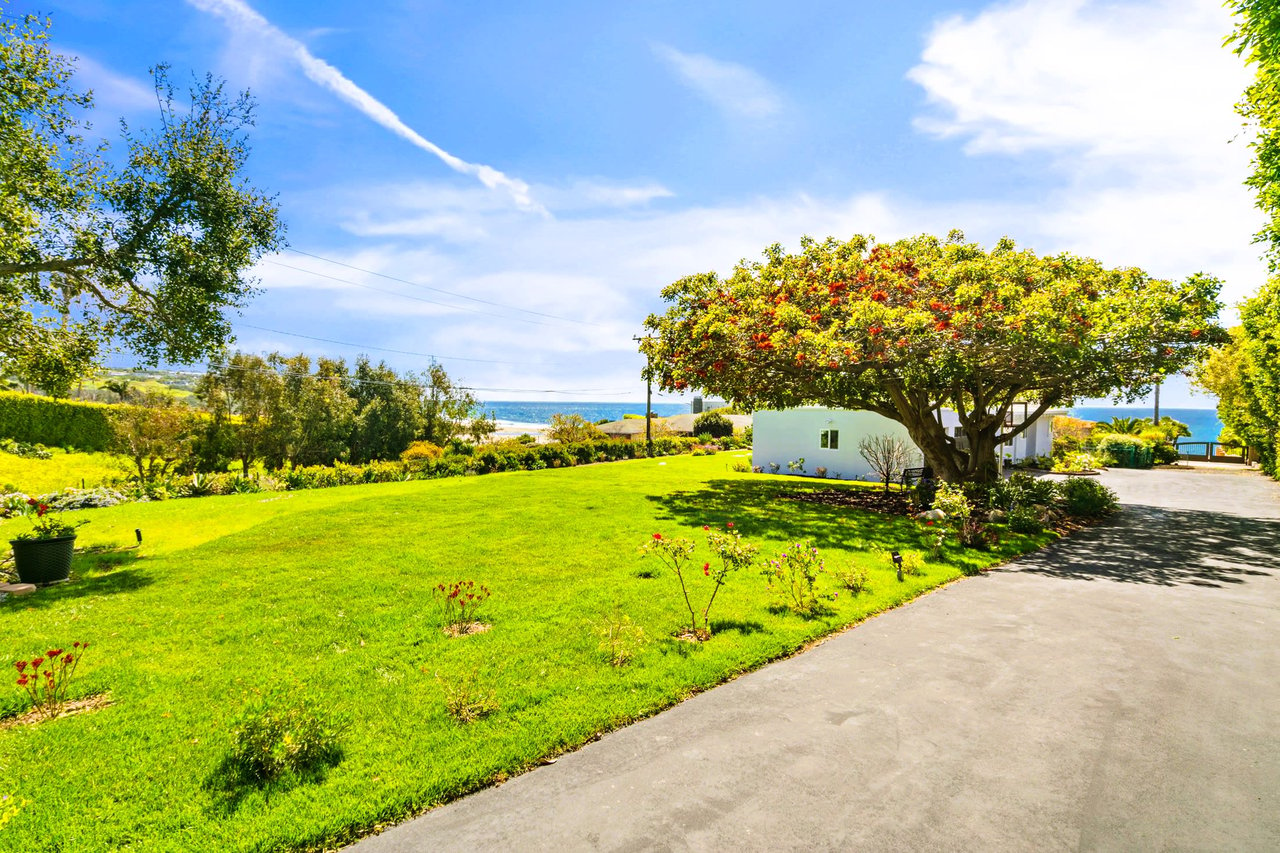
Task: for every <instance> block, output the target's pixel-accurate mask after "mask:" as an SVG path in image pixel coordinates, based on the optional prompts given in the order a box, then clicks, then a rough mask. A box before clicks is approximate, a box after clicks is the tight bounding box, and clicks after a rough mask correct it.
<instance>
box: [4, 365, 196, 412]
mask: <svg viewBox="0 0 1280 853" xmlns="http://www.w3.org/2000/svg"><path fill="white" fill-rule="evenodd" d="M203 375H204V374H203V372H197V371H191V370H104V371H102V373H100V374H98V375H97V376H93V377H86V378H85V379H84V380H83V381H81V382H80V384H79V385H77V386H76V387H75V388H73V389H72V391H71V398H72V399H74V400H86V401H89V402H92V403H119V402H122V401H121V399H120V395H119V394H117V393H116V392H115V391H112V390H110V389H108V388H107V387H106V386H107V384H108V383H113V384H114V383H117V382H128V386H127V387H126V389H125V396H126V397H127V398H128V400H126V401H124V402H130V401H133V400H136V399H137V398H138V397H140V396H143V395H146V394H168V395H170V396H171V397H173V398H174V399H176V400H177V401H178V402H180V403H185V404H186V405H189V406H197V405H199V402H200V401H199V400H197V399H196V396H195V389H196V382H197V381H198V380H199V379H200V377H201V376H203ZM6 385H7V386H8V387H9V388H12V389H14V390H18V391H29V392H34V393H39V389H37V388H30V387H27V386H26V385H24V384H23V383H22V382H21V381H19V380H17V379H14V378H13V377H8V378H7V381H6V382H0V387H5V386H6Z"/></svg>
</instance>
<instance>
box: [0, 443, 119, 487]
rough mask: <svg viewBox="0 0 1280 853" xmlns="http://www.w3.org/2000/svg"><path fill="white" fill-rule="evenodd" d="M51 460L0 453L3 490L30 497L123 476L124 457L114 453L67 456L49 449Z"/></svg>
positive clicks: (1, 485)
mask: <svg viewBox="0 0 1280 853" xmlns="http://www.w3.org/2000/svg"><path fill="white" fill-rule="evenodd" d="M49 450H50V452H51V453H52V454H53V458H52V459H28V458H27V457H25V456H15V455H14V454H12V453H5V452H3V451H0V489H4V490H5V491H8V488H7V487H9V486H13V487H15V488H16V489H17V490H18V491H20V492H25V493H26V494H29V495H43V494H48V493H49V492H57V491H61V490H62V489H65V488H66V487H67V486H75V487H76V488H79V487H80V484H81V483H83V484H84V485H85V486H88V487H89V488H92V487H94V486H96V485H98V484H100V483H101V482H102V481H103V480H105V479H107V478H108V477H115V476H120V475H121V474H122V473H123V472H124V469H122V468H121V467H120V466H121V462H120V460H121V457H119V456H115V455H114V454H111V453H68V452H67V451H65V450H62V449H60V448H56V447H55V448H50V449H49Z"/></svg>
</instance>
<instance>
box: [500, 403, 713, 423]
mask: <svg viewBox="0 0 1280 853" xmlns="http://www.w3.org/2000/svg"><path fill="white" fill-rule="evenodd" d="M481 409H483V410H484V411H485V412H492V413H493V416H494V417H495V418H497V419H498V420H499V421H503V422H506V423H510V424H521V425H524V424H527V425H529V426H545V425H546V424H548V423H550V422H551V416H552V415H555V414H562V415H581V416H582V417H584V418H586V419H587V420H588V421H591V422H592V423H595V422H596V421H598V420H601V419H602V418H608V419H609V420H611V421H620V420H622V416H623V415H643V414H644V401H643V400H642V401H640V402H639V403H593V402H583V401H568V400H566V401H564V402H550V403H548V402H541V401H538V402H530V401H527V400H490V401H488V402H485V403H483V404H481ZM687 411H689V404H688V403H654V404H653V414H654V416H655V417H659V418H667V417H670V416H672V415H679V414H683V413H685V412H687Z"/></svg>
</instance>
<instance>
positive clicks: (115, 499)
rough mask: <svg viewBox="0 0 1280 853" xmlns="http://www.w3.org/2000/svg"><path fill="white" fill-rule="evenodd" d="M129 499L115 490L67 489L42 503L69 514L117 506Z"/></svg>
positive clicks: (101, 488) (101, 487) (105, 488)
mask: <svg viewBox="0 0 1280 853" xmlns="http://www.w3.org/2000/svg"><path fill="white" fill-rule="evenodd" d="M128 500H129V499H128V498H127V497H125V496H124V495H123V494H122V493H120V492H118V491H116V490H115V489H109V488H107V487H106V486H97V487H96V488H92V489H65V490H63V491H62V492H60V493H54V494H51V495H45V496H44V497H42V498H40V502H41V503H44V504H47V505H48V506H49V508H50V509H54V510H57V511H58V512H69V511H71V510H75V509H98V508H100V507H106V506H115V505H116V504H122V503H125V502H126V501H128Z"/></svg>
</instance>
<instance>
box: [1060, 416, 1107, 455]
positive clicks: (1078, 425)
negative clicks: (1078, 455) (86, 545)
mask: <svg viewBox="0 0 1280 853" xmlns="http://www.w3.org/2000/svg"><path fill="white" fill-rule="evenodd" d="M1096 426H1097V424H1095V423H1094V422H1093V421H1083V420H1080V419H1079V418H1072V417H1067V416H1066V415H1057V416H1055V417H1054V419H1053V421H1052V422H1051V428H1052V430H1053V455H1054V456H1062V455H1064V454H1067V453H1072V452H1074V451H1077V450H1080V449H1081V448H1083V447H1084V446H1085V443H1086V442H1088V441H1089V439H1090V437H1092V435H1093V431H1094V428H1095V427H1096Z"/></svg>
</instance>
